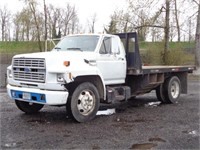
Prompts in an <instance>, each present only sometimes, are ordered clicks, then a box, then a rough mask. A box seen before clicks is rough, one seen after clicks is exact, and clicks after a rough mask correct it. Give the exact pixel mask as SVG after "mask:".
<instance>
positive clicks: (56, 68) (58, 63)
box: [14, 51, 96, 73]
mask: <svg viewBox="0 0 200 150" xmlns="http://www.w3.org/2000/svg"><path fill="white" fill-rule="evenodd" d="M14 58H44V59H45V62H46V69H47V71H48V72H55V73H59V72H60V73H62V72H66V71H69V70H77V69H79V70H80V69H82V68H85V65H88V64H87V63H86V62H87V61H91V60H92V61H95V60H96V55H95V53H94V52H81V51H76V52H75V51H67V52H63V51H52V52H40V53H30V54H20V55H15V56H14ZM64 61H69V62H70V66H68V67H66V66H64V65H63V62H64Z"/></svg>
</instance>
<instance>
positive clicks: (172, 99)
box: [156, 76, 181, 103]
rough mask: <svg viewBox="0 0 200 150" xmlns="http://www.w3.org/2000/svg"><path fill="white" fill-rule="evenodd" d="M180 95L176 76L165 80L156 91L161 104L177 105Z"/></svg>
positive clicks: (179, 85) (179, 84)
mask: <svg viewBox="0 0 200 150" xmlns="http://www.w3.org/2000/svg"><path fill="white" fill-rule="evenodd" d="M180 93H181V83H180V80H179V78H178V77H177V76H173V77H171V78H169V79H167V80H166V81H165V82H164V83H163V84H162V85H160V86H159V87H158V88H157V89H156V95H157V98H158V100H160V101H161V102H162V103H177V102H178V99H179V97H180Z"/></svg>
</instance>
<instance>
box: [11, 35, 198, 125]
mask: <svg viewBox="0 0 200 150" xmlns="http://www.w3.org/2000/svg"><path fill="white" fill-rule="evenodd" d="M124 47H125V48H124ZM193 69H194V68H193V67H183V66H179V67H177V66H173V67H151V68H145V67H143V66H142V61H141V58H140V54H139V46H138V42H137V34H136V33H120V34H116V35H111V34H76V35H68V36H66V37H64V38H62V40H61V41H60V42H59V43H58V44H57V45H56V46H55V47H54V48H53V50H52V51H50V52H42V53H32V54H20V55H16V56H14V57H13V59H12V64H11V66H9V67H8V68H7V79H8V85H7V92H8V94H9V96H10V98H11V99H13V100H14V101H15V103H16V106H17V107H18V108H19V109H20V110H22V111H23V112H25V113H37V112H38V111H40V110H41V109H42V107H43V106H44V105H52V106H66V110H67V112H68V114H70V115H71V116H72V117H73V118H74V119H75V120H76V121H78V122H86V121H90V120H92V119H93V118H94V117H95V115H96V113H97V111H98V109H99V106H100V103H107V104H112V103H115V102H116V101H117V102H121V101H126V100H128V99H129V98H131V97H133V96H137V95H139V94H144V93H147V92H150V91H152V90H156V91H157V97H158V99H159V100H161V101H162V102H175V101H176V100H177V99H178V98H179V95H180V93H186V92H187V73H188V72H192V70H193ZM172 79H173V80H172ZM181 85H182V86H181ZM172 90H173V91H175V92H170V91H172ZM173 93H175V94H176V96H174V97H173V96H172V94H173Z"/></svg>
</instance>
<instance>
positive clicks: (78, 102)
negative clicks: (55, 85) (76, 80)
mask: <svg viewBox="0 0 200 150" xmlns="http://www.w3.org/2000/svg"><path fill="white" fill-rule="evenodd" d="M99 103H100V98H99V93H98V90H97V88H96V87H95V86H94V85H93V84H92V83H90V82H84V83H81V84H80V85H78V87H77V88H76V89H75V91H74V92H73V94H72V98H71V99H70V100H69V101H68V103H67V109H68V110H67V111H68V112H69V111H70V114H71V115H72V117H73V118H74V119H75V120H76V121H77V122H87V121H90V120H92V119H93V118H94V117H95V116H96V113H97V111H98V109H99Z"/></svg>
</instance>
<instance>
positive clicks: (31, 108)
mask: <svg viewBox="0 0 200 150" xmlns="http://www.w3.org/2000/svg"><path fill="white" fill-rule="evenodd" d="M15 104H16V105H17V107H18V108H19V109H20V110H21V111H23V112H25V113H27V114H33V113H37V112H39V111H40V110H41V109H42V108H43V106H44V105H42V104H35V103H29V102H23V101H18V100H15Z"/></svg>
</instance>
